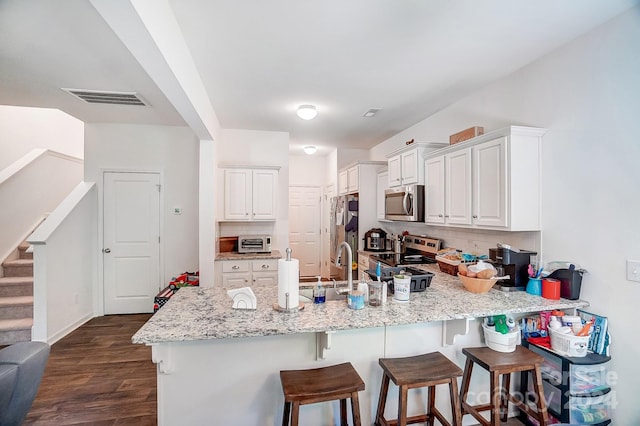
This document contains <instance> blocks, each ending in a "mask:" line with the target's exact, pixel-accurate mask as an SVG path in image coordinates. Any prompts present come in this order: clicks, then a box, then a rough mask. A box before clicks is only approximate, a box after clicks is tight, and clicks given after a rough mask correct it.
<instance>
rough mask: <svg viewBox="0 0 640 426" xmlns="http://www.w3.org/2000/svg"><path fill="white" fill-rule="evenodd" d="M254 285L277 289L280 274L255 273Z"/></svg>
mask: <svg viewBox="0 0 640 426" xmlns="http://www.w3.org/2000/svg"><path fill="white" fill-rule="evenodd" d="M253 285H256V286H274V287H275V286H277V285H278V273H277V272H254V273H253Z"/></svg>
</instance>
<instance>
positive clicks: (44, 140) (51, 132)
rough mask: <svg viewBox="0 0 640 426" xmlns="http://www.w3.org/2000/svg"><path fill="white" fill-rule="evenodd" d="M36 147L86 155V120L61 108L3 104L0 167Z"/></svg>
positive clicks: (0, 120) (81, 155) (1, 107)
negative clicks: (79, 118)
mask: <svg viewBox="0 0 640 426" xmlns="http://www.w3.org/2000/svg"><path fill="white" fill-rule="evenodd" d="M34 148H44V149H50V150H52V151H57V152H61V153H63V154H67V155H71V156H73V157H78V158H83V157H84V123H83V122H82V121H80V120H78V119H77V118H74V117H72V116H70V115H68V114H66V113H64V112H62V111H60V110H57V109H48V108H28V107H14V106H6V105H0V170H2V169H3V168H5V167H7V166H8V165H9V164H11V163H13V162H14V161H15V160H17V159H19V158H20V157H22V156H23V155H25V154H26V153H28V152H29V151H31V150H32V149H34Z"/></svg>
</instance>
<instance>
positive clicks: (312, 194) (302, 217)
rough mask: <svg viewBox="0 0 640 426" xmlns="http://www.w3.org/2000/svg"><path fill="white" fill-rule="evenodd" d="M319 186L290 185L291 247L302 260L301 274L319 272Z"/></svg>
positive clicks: (293, 253)
mask: <svg viewBox="0 0 640 426" xmlns="http://www.w3.org/2000/svg"><path fill="white" fill-rule="evenodd" d="M320 201H321V200H320V188H319V187H315V186H295V187H290V188H289V246H290V247H291V251H292V256H293V257H294V258H296V259H298V261H299V262H300V276H301V277H314V276H317V275H320V254H321V245H320V235H321V232H320V212H321V211H322V205H321V203H320Z"/></svg>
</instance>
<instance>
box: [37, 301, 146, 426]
mask: <svg viewBox="0 0 640 426" xmlns="http://www.w3.org/2000/svg"><path fill="white" fill-rule="evenodd" d="M150 317H151V314H141V315H108V316H105V317H99V318H94V319H92V320H91V321H89V322H88V323H86V324H85V325H83V326H82V327H80V328H78V329H77V330H75V331H74V332H72V333H71V334H69V335H68V336H66V337H64V338H63V339H61V340H60V341H58V342H57V343H55V344H54V345H53V346H52V347H51V355H50V356H49V361H48V363H47V367H46V369H45V373H44V377H43V379H42V383H41V384H40V388H39V390H38V394H37V395H36V399H35V401H34V403H33V406H32V407H31V411H30V412H29V415H28V416H27V419H26V420H25V422H24V425H82V424H90V425H155V424H156V423H157V414H156V366H155V364H153V363H152V362H151V348H149V347H147V346H144V345H134V344H132V343H131V336H133V334H134V333H135V332H136V331H137V330H138V329H139V328H140V327H141V326H142V324H144V323H145V322H146V321H147V320H148V319H149V318H150Z"/></svg>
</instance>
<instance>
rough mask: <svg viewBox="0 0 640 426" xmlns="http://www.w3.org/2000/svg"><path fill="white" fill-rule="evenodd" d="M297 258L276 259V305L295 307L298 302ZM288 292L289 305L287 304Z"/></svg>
mask: <svg viewBox="0 0 640 426" xmlns="http://www.w3.org/2000/svg"><path fill="white" fill-rule="evenodd" d="M299 270H300V269H299V262H298V259H291V260H285V259H278V306H280V307H281V308H283V309H287V308H289V309H291V308H297V307H298V304H299V294H298V293H299V292H300V276H299ZM287 293H289V306H287Z"/></svg>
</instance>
